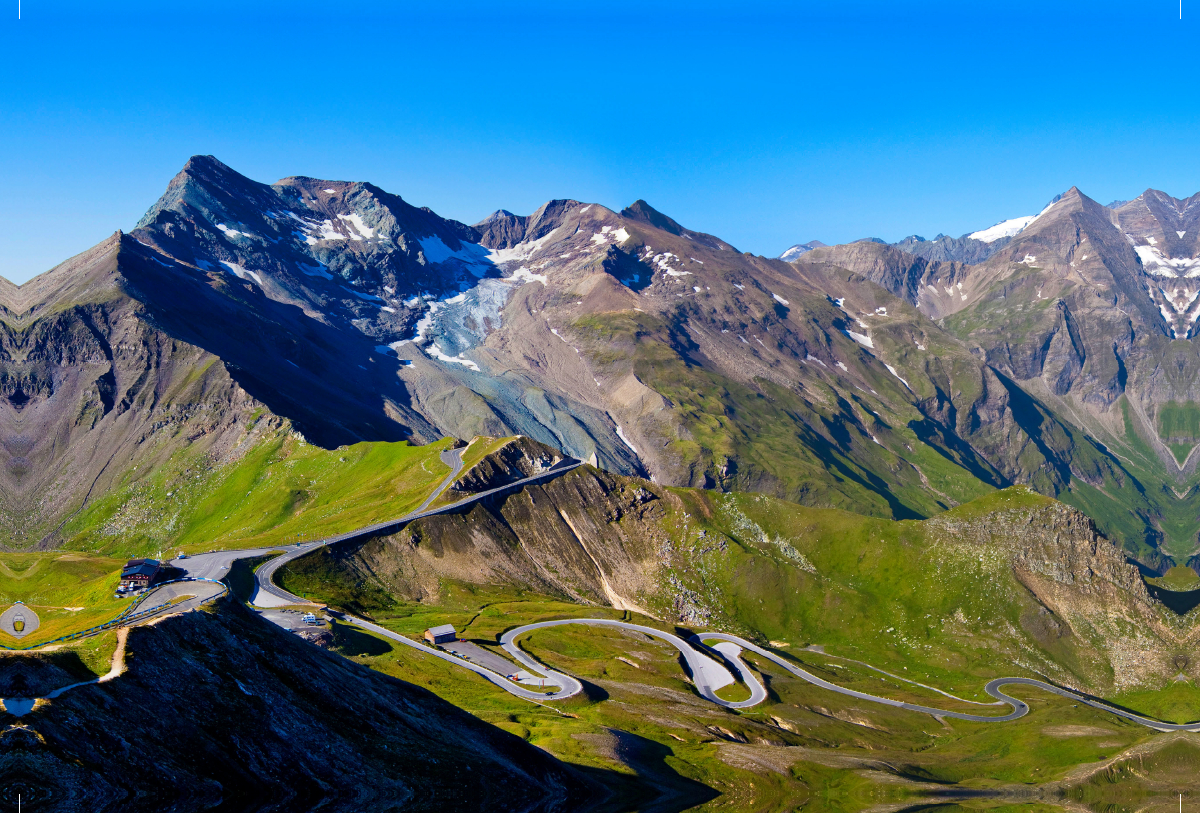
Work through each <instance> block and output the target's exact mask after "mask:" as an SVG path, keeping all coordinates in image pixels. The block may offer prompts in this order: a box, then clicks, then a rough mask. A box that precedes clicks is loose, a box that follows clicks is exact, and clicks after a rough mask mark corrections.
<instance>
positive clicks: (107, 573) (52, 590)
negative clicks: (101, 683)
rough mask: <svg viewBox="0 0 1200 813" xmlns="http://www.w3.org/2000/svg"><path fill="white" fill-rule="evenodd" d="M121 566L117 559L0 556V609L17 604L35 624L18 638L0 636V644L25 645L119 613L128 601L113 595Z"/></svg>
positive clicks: (57, 554) (70, 555) (73, 555)
mask: <svg viewBox="0 0 1200 813" xmlns="http://www.w3.org/2000/svg"><path fill="white" fill-rule="evenodd" d="M124 564H125V562H124V560H122V559H113V558H111V557H101V556H82V555H80V554H77V553H62V552H54V553H5V554H0V611H3V610H6V609H8V607H9V606H11V605H12V604H14V603H16V602H18V601H20V602H22V603H23V604H25V605H26V606H28V607H30V608H31V609H32V610H33V611H34V612H35V613H37V615H38V619H39V621H40V625H39V626H38V628H37V629H36V630H35V631H34V632H32V633H30V634H29V635H27V636H24V637H22V638H15V637H13V636H10V635H6V634H4V633H3V632H0V644H4V645H5V646H29V645H31V644H37V643H39V642H41V641H49V640H51V639H54V638H57V637H59V636H61V635H67V634H69V633H72V632H78V631H80V630H84V629H88V628H89V627H94V626H96V625H98V624H103V623H105V622H106V621H109V620H110V619H112V618H114V617H115V616H117V615H120V614H121V612H122V611H124V610H125V608H126V607H127V606H128V605H129V603H130V601H131V600H130V599H126V598H117V597H116V596H115V595H114V591H115V590H116V587H117V584H118V583H119V582H120V578H121V567H122V565H124Z"/></svg>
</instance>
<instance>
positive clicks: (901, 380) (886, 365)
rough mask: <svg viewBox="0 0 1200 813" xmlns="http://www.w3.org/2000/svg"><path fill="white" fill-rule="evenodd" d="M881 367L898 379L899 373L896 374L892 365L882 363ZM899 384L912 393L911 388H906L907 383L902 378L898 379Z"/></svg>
mask: <svg viewBox="0 0 1200 813" xmlns="http://www.w3.org/2000/svg"><path fill="white" fill-rule="evenodd" d="M883 366H884V367H887V371H888V372H889V373H891V374H892V375H894V376H896V378H900V373H898V372H896V368H895V367H893V366H892V365H890V364H888V363H887V362H886V361H885V362H884V363H883ZM900 383H901V384H903V385H904V386H905V387H906V388H907V389H908V391H909V392H912V387H909V386H908V382H907V381H905V380H904V379H903V378H900Z"/></svg>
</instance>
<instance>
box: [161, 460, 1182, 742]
mask: <svg viewBox="0 0 1200 813" xmlns="http://www.w3.org/2000/svg"><path fill="white" fill-rule="evenodd" d="M441 459H442V461H443V462H444V463H446V464H447V465H448V466H450V468H451V471H450V473H449V474H448V475H447V476H446V478H445V479H444V480H443V481H442V483H441V484H440V485H439V486H438V488H437V489H436V490H435V491H434V492H433V493H432V494H431V495H430V496H429V498H428V499H426V500H425V502H423V503H422V504H421V505H420V506H419V507H418V508H417V509H416V510H414V511H412V512H411V513H409V514H406V515H405V516H403V517H400V518H398V519H393V520H388V521H386V522H380V523H376V524H374V525H370V526H367V527H365V528H359V529H357V530H354V531H350V532H348V533H344V534H339V535H337V536H331V537H328V538H326V539H319V540H314V541H311V542H304V543H301V544H297V545H286V546H279V545H276V546H271V547H266V548H253V549H248V550H232V551H213V552H210V553H205V554H198V555H196V556H192V557H189V558H187V559H177V560H175V561H173V562H171V564H172V565H174V566H175V567H178V568H180V569H181V570H183V571H185V572H186V573H187V574H188V575H189V576H192V577H200V578H207V579H214V580H220V579H222V578H224V576H225V574H226V573H227V572H228V570H229V567H230V566H231V565H232V564H233V562H234V561H236V560H237V559H244V558H247V557H253V556H262V555H263V554H266V553H269V552H271V551H275V550H283V551H284V553H283V555H281V556H278V557H276V558H275V559H272V560H271V561H270V562H267V563H266V564H264V565H263V566H262V567H260V568H259V569H258V571H257V572H256V574H255V579H256V582H257V589H256V591H255V595H254V598H253V600H252V603H253V604H257V605H259V606H283V605H289V604H305V603H308V602H307V601H306V600H305V599H302V598H300V597H299V596H294V595H292V594H291V593H288V592H287V591H285V590H283V589H282V588H280V587H277V586H276V585H275V584H274V582H273V576H274V574H275V572H276V571H277V570H278V569H279V568H280V567H282V566H283V565H285V564H287V563H288V562H290V561H292V560H294V559H296V558H297V557H299V556H302V555H304V554H306V553H308V552H310V551H312V550H313V549H315V548H318V547H323V546H325V545H332V544H335V543H337V542H344V541H347V540H350V539H357V538H361V537H363V536H371V535H375V534H379V533H383V532H388V531H393V530H395V529H398V528H399V527H401V526H402V525H404V524H405V523H408V522H412V521H413V520H417V519H421V518H422V517H428V516H433V515H435V514H441V513H446V512H449V511H455V510H458V509H460V508H462V507H463V506H465V505H470V504H471V503H474V502H478V501H479V500H482V499H485V498H487V497H490V496H492V495H493V494H497V493H499V492H502V491H507V490H508V489H512V488H520V487H522V486H526V485H530V484H533V483H536V482H540V481H542V480H546V479H550V478H553V477H557V476H559V475H560V474H563V473H565V472H567V471H570V470H572V469H574V468H576V467H578V466H580V465H582V462H581V461H578V460H564V461H561V462H560V463H559V464H558V465H557V466H555V467H554V468H552V469H550V470H549V471H546V472H542V473H541V474H537V475H534V476H533V477H526V478H524V479H522V480H518V481H516V482H513V483H509V484H508V485H505V486H501V487H499V488H494V489H491V490H489V491H485V492H481V493H479V494H475V495H473V496H471V497H468V498H466V499H464V500H460V501H459V502H456V503H453V504H451V505H447V506H442V507H440V508H435V509H432V510H429V505H430V503H432V502H433V501H434V500H435V499H437V497H438V496H439V495H441V494H442V492H444V491H445V490H446V489H447V488H448V487H449V486H450V484H451V483H452V482H453V481H454V479H455V478H456V477H457V476H458V474H459V473H460V472H461V471H462V465H463V464H462V455H461V450H457V449H451V450H447V451H445V452H442V455H441ZM159 589H160V590H163V589H164V588H159ZM184 589H190V588H175V592H173V593H165V592H164V593H163V595H162V596H159V595H157V594H156V595H153V596H151V598H149V599H147V601H151V600H153V601H155V602H157V604H158V605H163V604H165V603H167V602H169V601H170V598H171V597H175V596H178V595H181V594H183V593H181V592H180V591H181V590H184ZM221 592H222V591H221V589H220V588H217V587H215V586H213V587H212V588H200V587H197V589H196V591H195V593H196V594H195V596H194V598H191V599H188V600H187V601H185V602H182V603H180V604H179V605H177V609H179V610H184V609H190V608H191V607H192V606H199V605H200V604H202V603H204V602H205V601H209V600H211V599H212V598H214V597H215V596H216V595H219V594H220V593H221ZM153 606H156V605H155V604H146V607H147V608H149V607H153ZM342 619H343V620H344V621H346V622H348V623H351V624H354V625H355V626H358V627H361V628H363V629H366V630H370V631H371V632H374V633H376V634H377V635H381V636H383V637H385V638H388V639H390V640H393V641H396V642H397V643H400V644H403V645H405V646H408V647H411V648H413V649H416V650H419V651H421V652H423V653H425V654H427V655H432V656H434V657H436V658H441V659H442V660H445V661H447V662H449V663H453V664H455V665H457V666H460V667H462V668H464V669H469V670H470V671H472V672H475V673H476V674H479V675H481V676H482V677H484V678H486V679H487V680H489V681H491V682H492V683H494V684H496V685H497V686H500V687H501V688H503V689H504V690H505V691H507V692H509V693H511V694H514V695H516V696H517V697H522V698H525V699H527V700H533V701H535V702H541V701H546V700H561V699H564V698H567V697H571V696H573V695H575V694H578V693H579V692H580V691H582V689H583V686H582V684H581V683H580V682H579V681H578V680H577V679H575V678H573V677H571V676H570V675H565V674H563V673H561V672H556V671H554V670H551V669H548V668H546V667H544V666H542V665H541V664H539V663H538V662H537V661H535V660H534V659H533V658H531V657H530V656H529V655H527V654H525V653H524V652H523V651H521V649H520V647H518V646H517V644H516V639H517V638H519V637H520V636H522V635H524V634H525V633H527V632H530V631H532V630H537V629H545V628H547V627H555V626H561V625H566V624H587V625H593V626H608V627H616V628H621V629H628V630H635V631H637V632H640V633H643V634H645V635H650V636H653V637H656V638H661V639H662V640H664V641H667V642H668V643H670V644H671V645H672V646H674V647H675V648H676V649H678V650H679V652H680V654H682V656H683V658H684V661H685V662H686V663H687V666H688V670H689V671H690V672H691V674H692V681H693V683H694V684H695V686H696V691H697V692H698V693H699V694H700V695H701V696H702V697H704V698H705V699H706V700H709V701H711V702H713V703H715V704H717V705H719V706H722V707H724V708H729V709H742V708H750V707H752V706H756V705H758V704H759V703H761V702H762V701H763V700H765V699H766V696H767V693H766V690H765V689H764V688H763V686H762V684H761V682H760V681H759V680H758V679H757V678H756V677H755V676H754V674H753V672H752V671H751V670H750V669H749V668H748V667H747V666H746V664H745V662H744V661H743V660H742V659H741V651H743V650H749V651H751V652H754V653H755V654H757V655H759V656H760V657H763V658H766V659H767V660H769V661H771V662H772V663H774V664H776V665H777V666H779V667H781V668H782V669H784V670H786V671H787V672H789V673H790V674H792V675H795V676H796V677H799V678H800V679H802V680H805V681H807V682H808V683H811V684H813V685H814V686H819V687H821V688H823V689H826V690H828V691H831V692H836V693H837V694H841V695H844V696H847V697H853V698H855V699H857V700H863V701H866V702H870V703H879V704H881V705H885V706H892V707H893V708H901V709H907V710H909V711H916V712H921V713H923V714H929V715H932V716H934V717H949V718H953V719H956V720H968V721H971V722H983V723H1000V722H1007V721H1011V720H1016V719H1019V718H1021V717H1024V716H1025V715H1026V714H1028V713H1029V705H1028V704H1027V703H1025V702H1024V701H1022V700H1019V699H1017V698H1015V697H1012V696H1010V695H1007V694H1005V693H1004V692H1003V691H1001V688H1002V687H1004V686H1011V685H1019V686H1032V687H1035V688H1038V689H1041V690H1043V691H1047V692H1050V693H1052V694H1056V695H1059V696H1060V697H1063V698H1066V699H1068V700H1072V701H1075V702H1077V703H1083V704H1086V705H1088V706H1091V707H1092V708H1095V709H1099V710H1101V711H1105V712H1108V713H1109V714H1114V715H1116V716H1118V717H1123V718H1125V719H1127V720H1130V721H1132V722H1135V723H1138V724H1140V725H1144V726H1146V727H1148V728H1152V729H1154V730H1156V731H1191V732H1200V723H1186V724H1176V723H1164V722H1160V721H1158V720H1153V719H1151V718H1149V717H1144V716H1142V715H1139V714H1135V713H1133V712H1130V711H1126V710H1125V709H1121V708H1117V707H1115V706H1111V705H1109V704H1107V703H1105V702H1103V701H1101V700H1097V699H1094V698H1091V697H1088V696H1085V695H1082V694H1079V693H1078V692H1074V691H1071V690H1070V689H1065V688H1062V687H1059V686H1055V685H1053V684H1050V683H1046V682H1045V681H1041V680H1036V679H1033V678H1017V677H1011V678H997V679H995V680H992V681H990V682H988V684H987V685H986V686H985V687H984V691H985V692H987V694H988V695H989V696H991V697H994V698H996V700H997V701H998V702H997V703H996V704H995V705H997V706H1000V705H1005V706H1008V707H1009V708H1011V709H1012V710H1011V711H1010V712H1009V713H1008V714H1002V715H986V714H968V713H966V712H960V711H948V710H944V709H938V708H934V707H932V706H924V705H921V704H918V703H907V702H904V701H901V700H893V699H892V698H889V697H880V696H879V695H873V694H868V693H866V692H860V691H856V690H854V689H846V688H843V687H841V686H838V685H837V684H835V683H830V682H829V681H827V680H825V679H824V678H820V677H818V676H816V675H814V674H813V673H811V672H809V671H808V670H806V669H803V668H802V667H800V666H797V665H796V664H793V663H791V662H790V661H788V660H785V659H784V658H782V657H780V656H779V655H776V654H775V653H774V652H771V651H770V650H767V649H764V648H763V647H760V646H758V645H756V644H753V643H751V642H750V641H747V640H745V639H744V638H740V637H738V636H736V635H731V634H729V633H722V632H706V633H701V634H699V635H696V636H693V637H692V640H691V642H688V641H685V640H684V639H682V638H680V637H679V636H677V635H674V634H672V633H669V632H664V631H662V630H657V629H654V628H653V627H645V626H641V625H639V624H630V623H627V622H624V621H613V620H610V619H601V618H579V619H562V620H558V621H543V622H540V623H536V624H528V625H525V626H522V627H517V628H516V629H512V630H509V631H508V632H506V633H504V635H503V636H502V637H501V639H500V644H501V646H502V647H503V648H504V650H505V651H506V652H508V654H509V655H511V656H512V657H513V659H514V660H516V661H517V662H518V663H520V664H521V665H522V666H524V667H525V668H526V669H527V670H529V671H530V672H532V673H533V674H536V675H538V676H539V677H543V678H545V680H546V682H547V683H550V684H552V685H554V686H555V687H556V690H555V691H553V692H550V693H542V692H534V691H530V690H528V689H525V688H523V687H522V686H520V685H518V684H516V683H514V682H513V681H511V680H509V679H508V678H507V677H506V676H505V675H501V674H499V673H497V672H495V671H492V670H490V669H487V668H484V667H482V666H479V665H478V664H474V663H471V662H470V661H466V660H463V659H462V658H458V657H455V656H454V655H451V654H448V653H446V652H442V651H441V650H437V649H433V648H431V647H428V646H425V645H424V644H420V643H417V642H415V641H412V640H410V639H408V638H406V637H404V636H403V635H399V634H398V633H394V632H392V631H391V630H388V629H386V628H384V627H381V626H379V625H378V624H374V623H372V622H370V621H366V620H365V619H361V618H356V617H354V616H349V615H345V616H343V617H342ZM713 640H716V641H719V642H721V643H718V644H717V645H715V646H714V647H712V648H711V650H709V647H707V646H705V645H704V644H703V643H702V641H713ZM701 650H709V651H715V652H717V653H719V654H720V656H721V658H722V660H723V661H724V663H722V662H718V660H716V659H714V658H712V657H710V656H709V655H707V654H704V652H703V651H701ZM730 667H732V670H733V671H736V672H738V673H739V674H738V677H739V678H740V679H741V680H742V682H743V683H744V684H745V685H746V686H747V687H748V688H749V689H750V697H749V698H748V699H746V700H741V701H729V700H723V699H721V698H720V697H718V696H717V694H716V692H717V690H718V689H720V688H722V687H724V686H727V685H729V684H730V683H733V682H734V680H735V678H734V676H733V674H732V673H731V671H730Z"/></svg>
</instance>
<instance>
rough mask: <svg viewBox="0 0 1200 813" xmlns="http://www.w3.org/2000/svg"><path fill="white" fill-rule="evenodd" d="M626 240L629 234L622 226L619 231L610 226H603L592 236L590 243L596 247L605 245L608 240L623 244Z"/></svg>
mask: <svg viewBox="0 0 1200 813" xmlns="http://www.w3.org/2000/svg"><path fill="white" fill-rule="evenodd" d="M628 239H629V232H627V231H625V227H624V226H622V227H621V228H619V229H613V227H612V226H604V227H602V228H601V229H600V231H598V232H596V233H595V234H593V235H592V242H593V243H596V244H597V245H600V244H603V243H607V242H608V241H609V240H612V241H613V242H614V243H624V242H625V241H626V240H628Z"/></svg>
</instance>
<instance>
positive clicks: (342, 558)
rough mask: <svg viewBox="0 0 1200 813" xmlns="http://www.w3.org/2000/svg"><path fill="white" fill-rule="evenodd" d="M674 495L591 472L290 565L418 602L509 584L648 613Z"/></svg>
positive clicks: (291, 568)
mask: <svg viewBox="0 0 1200 813" xmlns="http://www.w3.org/2000/svg"><path fill="white" fill-rule="evenodd" d="M670 499H671V497H670V496H669V495H668V494H666V493H663V492H660V491H659V490H657V489H654V490H652V489H651V488H650V487H647V485H642V484H638V483H637V481H628V480H625V479H623V478H614V477H613V476H612V475H610V474H607V473H605V472H602V471H597V470H595V469H591V468H586V467H585V468H581V469H576V470H575V471H572V472H570V473H568V474H565V475H563V476H561V477H558V478H555V479H554V480H551V481H550V482H547V483H545V484H542V485H533V486H526V487H525V488H523V489H520V490H519V491H517V492H515V493H511V494H503V495H499V496H497V497H494V498H489V499H488V500H485V501H483V502H480V503H477V504H475V505H474V506H472V507H471V508H470V510H467V511H465V512H463V513H455V514H442V515H438V516H433V517H428V518H426V519H422V520H419V521H417V522H414V523H412V524H411V525H409V526H408V527H406V528H404V529H403V530H402V531H401V532H400V533H398V534H395V535H393V536H388V537H380V538H376V539H372V540H370V541H368V542H366V543H363V544H361V545H342V546H338V548H337V549H335V550H333V551H329V550H326V551H322V552H321V553H319V554H316V555H314V556H311V557H305V558H304V559H300V560H298V561H297V562H295V563H293V564H291V565H289V566H288V568H289V569H288V570H287V571H285V572H284V573H283V574H282V576H281V582H280V583H281V584H282V585H283V586H284V587H285V588H287V585H288V583H289V582H288V579H289V573H291V572H294V573H296V574H299V575H301V576H303V575H304V572H305V570H306V569H316V570H320V571H331V572H333V573H336V574H337V576H336V578H337V579H338V580H340V581H342V582H345V583H350V584H356V583H361V582H364V581H366V582H374V583H376V584H379V585H381V586H383V587H384V588H385V589H386V590H387V592H388V593H390V594H391V595H394V596H398V597H401V598H404V599H406V600H410V601H436V600H437V598H438V596H439V591H440V583H441V581H442V580H444V579H450V580H454V581H459V582H463V583H468V584H481V585H486V584H500V585H511V586H516V587H521V588H524V589H529V590H533V591H536V592H540V593H545V594H549V595H556V596H562V597H564V598H569V599H570V600H572V601H577V602H580V603H583V604H602V605H609V606H613V607H618V608H622V609H646V605H647V604H648V603H649V602H651V601H652V600H653V599H654V598H655V594H656V592H657V589H658V586H657V576H658V563H657V557H656V552H655V549H654V544H653V542H652V538H653V536H652V534H650V533H647V529H648V528H652V527H654V525H655V523H656V522H658V521H659V520H661V519H662V518H663V517H664V516H665V513H666V511H665V509H664V507H663V501H664V500H670Z"/></svg>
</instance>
